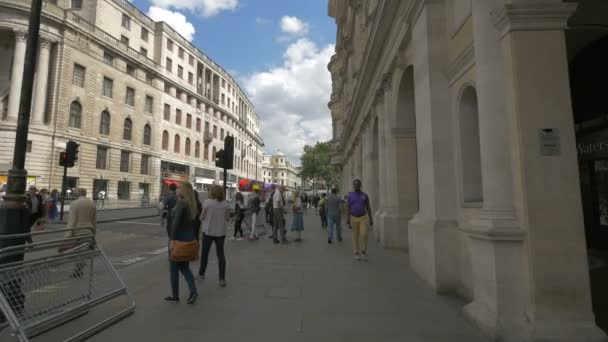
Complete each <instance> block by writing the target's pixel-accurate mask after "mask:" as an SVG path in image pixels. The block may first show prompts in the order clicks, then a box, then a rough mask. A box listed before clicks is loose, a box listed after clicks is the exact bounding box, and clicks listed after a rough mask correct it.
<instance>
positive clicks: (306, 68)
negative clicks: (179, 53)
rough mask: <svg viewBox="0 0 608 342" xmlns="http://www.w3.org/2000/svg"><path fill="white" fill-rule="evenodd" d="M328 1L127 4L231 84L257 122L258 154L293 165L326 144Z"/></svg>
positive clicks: (137, 0) (139, 0)
mask: <svg viewBox="0 0 608 342" xmlns="http://www.w3.org/2000/svg"><path fill="white" fill-rule="evenodd" d="M327 1H328V0H133V3H134V4H135V5H136V6H138V7H139V8H140V9H141V10H142V11H143V12H145V13H149V15H150V16H151V17H152V18H153V19H155V20H157V21H158V20H163V21H166V22H167V23H168V24H170V25H171V26H173V27H174V28H175V29H176V30H177V31H178V32H180V33H182V34H183V35H184V36H185V37H186V38H189V39H191V40H192V42H193V43H194V44H195V45H196V46H198V47H199V48H201V50H203V51H204V52H205V53H206V54H207V55H208V56H210V57H211V58H213V59H214V60H215V61H216V62H217V63H218V64H220V65H222V66H223V67H224V68H225V69H226V70H228V71H229V72H231V73H232V74H233V76H234V77H235V78H236V79H237V80H239V83H240V84H241V87H242V88H244V89H245V90H246V91H247V92H248V94H249V95H250V98H251V100H252V101H253V103H254V105H255V107H256V110H257V112H258V115H259V116H260V118H261V121H262V136H263V137H264V139H265V142H266V145H267V147H266V151H267V152H274V151H276V150H277V149H281V151H283V152H285V153H286V154H287V155H288V156H289V157H290V159H291V160H292V161H294V162H299V153H300V151H301V149H302V147H303V145H304V144H314V143H315V142H316V141H324V140H328V139H330V138H331V119H330V116H329V110H328V109H327V102H328V101H329V96H330V93H331V77H330V75H329V72H328V71H327V68H326V65H327V63H328V62H329V58H330V57H331V55H332V54H333V50H334V47H333V44H334V43H335V36H336V28H335V24H334V22H333V19H332V18H330V17H328V16H327Z"/></svg>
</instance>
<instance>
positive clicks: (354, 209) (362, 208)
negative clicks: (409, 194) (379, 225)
mask: <svg viewBox="0 0 608 342" xmlns="http://www.w3.org/2000/svg"><path fill="white" fill-rule="evenodd" d="M353 188H354V191H353V192H349V193H348V198H347V201H346V208H347V210H346V212H347V215H348V216H347V217H346V223H347V224H348V226H349V227H350V228H351V229H352V230H353V253H354V255H355V259H356V260H367V229H368V226H373V225H374V219H373V215H372V209H371V204H370V203H369V196H368V195H367V194H366V193H365V192H363V191H361V181H360V180H358V179H355V180H354V181H353ZM360 240H361V241H360Z"/></svg>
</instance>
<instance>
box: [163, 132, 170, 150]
mask: <svg viewBox="0 0 608 342" xmlns="http://www.w3.org/2000/svg"><path fill="white" fill-rule="evenodd" d="M163 150H165V151H167V150H169V132H167V131H163Z"/></svg>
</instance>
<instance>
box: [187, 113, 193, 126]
mask: <svg viewBox="0 0 608 342" xmlns="http://www.w3.org/2000/svg"><path fill="white" fill-rule="evenodd" d="M186 128H192V115H190V114H188V115H186Z"/></svg>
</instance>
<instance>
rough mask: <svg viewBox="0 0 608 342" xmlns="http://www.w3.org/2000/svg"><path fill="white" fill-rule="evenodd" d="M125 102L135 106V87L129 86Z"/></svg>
mask: <svg viewBox="0 0 608 342" xmlns="http://www.w3.org/2000/svg"><path fill="white" fill-rule="evenodd" d="M125 104H126V105H127V106H131V107H133V106H135V89H133V88H129V87H127V92H126V94H125Z"/></svg>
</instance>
